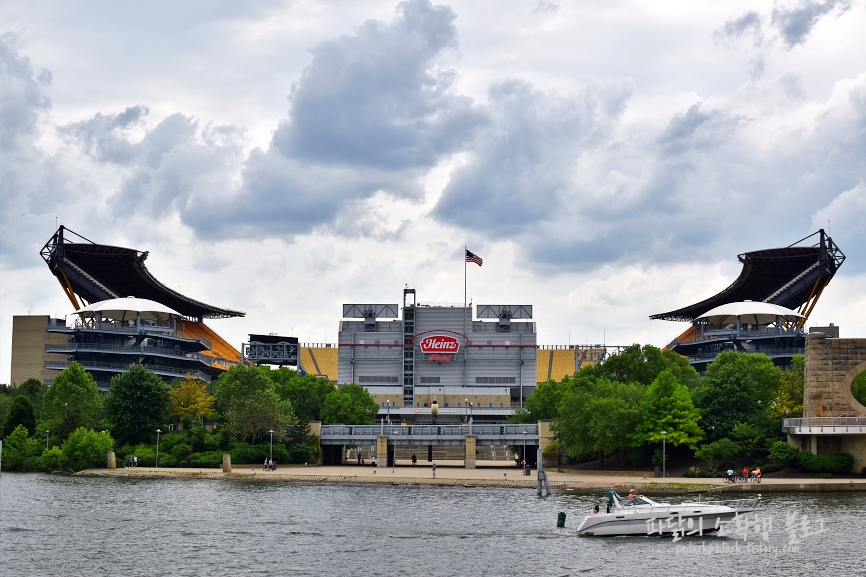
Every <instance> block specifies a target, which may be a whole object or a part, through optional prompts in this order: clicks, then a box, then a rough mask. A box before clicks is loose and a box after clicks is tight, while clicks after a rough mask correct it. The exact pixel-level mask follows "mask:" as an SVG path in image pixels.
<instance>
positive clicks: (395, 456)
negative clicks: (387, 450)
mask: <svg viewBox="0 0 866 577" xmlns="http://www.w3.org/2000/svg"><path fill="white" fill-rule="evenodd" d="M392 432H393V433H394V456H393V457H391V473H394V468H395V467H396V466H397V435H399V434H400V433H399V432H397V431H392Z"/></svg>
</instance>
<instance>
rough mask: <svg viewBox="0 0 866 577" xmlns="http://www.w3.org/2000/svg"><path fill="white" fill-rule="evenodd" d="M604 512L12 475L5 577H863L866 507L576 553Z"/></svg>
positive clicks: (378, 488)
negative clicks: (561, 518)
mask: <svg viewBox="0 0 866 577" xmlns="http://www.w3.org/2000/svg"><path fill="white" fill-rule="evenodd" d="M602 497H603V496H602V495H598V494H595V495H587V494H576V493H572V492H563V493H555V494H554V495H552V496H550V497H546V498H539V497H537V496H536V495H535V491H534V490H527V489H508V488H464V487H428V486H424V487H421V486H391V485H363V486H352V485H342V484H340V485H318V484H297V483H275V482H256V481H242V480H237V481H223V480H188V479H183V480H180V479H179V480H172V479H155V480H148V479H123V478H84V477H64V476H54V475H41V474H14V473H3V475H2V477H0V575H3V576H6V575H9V576H26V575H40V576H54V575H57V576H64V577H75V576H84V575H86V576H90V575H94V576H101V575H112V576H127V575H171V576H186V575H190V576H193V575H196V576H198V575H206V576H210V575H220V576H224V575H225V576H235V575H290V576H293V577H294V576H302V575H365V576H372V575H424V576H427V575H431V576H437V575H454V576H461V577H465V576H476V575H492V576H498V575H554V576H556V575H582V574H587V575H590V574H591V575H611V576H626V575H636V576H637V575H640V576H667V575H724V576H726V577H730V576H732V575H750V576H751V577H754V576H761V575H786V576H787V575H806V576H809V577H815V576H817V575H855V574H864V571H866V569H864V567H866V495H864V494H862V493H861V494H856V493H848V494H845V493H827V494H820V493H807V494H779V495H768V496H766V497H765V498H764V499H763V511H762V512H761V513H760V515H761V516H759V517H758V522H759V527H758V528H759V529H768V530H767V531H766V537H767V540H766V541H765V540H764V535H761V534H759V533H758V532H756V531H755V530H754V528H752V529H750V530H749V531H748V533H745V540H744V536H743V535H741V534H730V535H726V536H720V535H711V536H704V537H702V538H698V537H685V538H683V539H682V540H680V541H678V542H674V541H673V540H672V539H671V537H664V538H662V537H615V538H609V537H608V538H603V537H577V536H576V535H575V528H576V527H577V525H578V524H579V523H580V520H581V519H582V518H583V516H584V515H585V514H586V513H587V512H588V511H589V509H590V508H591V506H592V504H594V503H597V502H600V501H601V499H602ZM559 511H563V512H565V513H566V514H567V515H568V519H567V522H566V528H565V529H557V528H556V516H557V513H558V512H559ZM804 515H805V516H807V518H806V520H805V521H804V520H803V516H804ZM819 517H821V518H823V522H824V524H823V528H824V531H823V532H820V530H821V525H820V523H819ZM768 520H769V521H768ZM786 520H788V521H792V522H796V523H797V527H796V528H795V530H796V531H799V532H798V533H796V534H795V536H796V538H797V539H799V540H800V543H799V544H794V545H790V546H788V542H789V540H790V538H791V536H790V534H789V533H788V532H787V531H786ZM768 522H770V523H772V526H771V527H768V526H767V525H766V524H767V523H768ZM742 527H743V529H745V525H743V526H742ZM806 533H811V534H809V535H806ZM786 546H788V548H787V549H786V548H785V547H786Z"/></svg>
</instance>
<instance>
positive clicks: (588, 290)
mask: <svg viewBox="0 0 866 577" xmlns="http://www.w3.org/2000/svg"><path fill="white" fill-rule="evenodd" d="M0 208H2V213H0V219H2V230H0V275H2V276H0V382H4V383H5V382H8V380H9V374H10V348H11V331H12V317H13V315H20V314H48V315H59V316H61V317H63V316H65V315H69V314H71V313H72V307H71V305H70V304H69V302H68V300H67V299H66V297H65V295H64V293H63V291H62V290H61V289H60V287H59V285H58V283H57V281H56V280H55V279H54V278H53V277H52V275H51V273H50V272H49V270H48V269H47V267H46V266H45V264H44V262H43V261H42V259H41V258H40V256H39V250H40V248H41V247H42V246H43V245H44V244H45V242H46V241H47V240H48V239H49V237H50V236H51V235H52V234H53V232H54V230H55V228H56V224H62V225H65V226H67V227H68V228H70V229H71V230H73V231H75V232H77V233H79V234H81V235H83V236H85V237H87V238H89V239H91V240H93V241H94V242H97V243H101V244H111V245H118V246H124V247H130V248H136V249H138V250H142V251H149V253H150V254H149V257H148V259H147V261H146V264H147V267H148V268H149V270H150V271H151V272H152V273H153V274H154V276H155V277H156V278H157V279H159V280H160V281H162V282H163V283H165V284H166V285H168V286H170V287H171V288H172V289H174V290H177V291H178V292H180V293H182V294H184V295H186V296H189V297H191V298H194V299H197V300H200V301H203V302H206V303H208V304H212V305H215V306H218V307H224V308H229V309H234V310H241V311H245V312H246V313H247V316H246V317H245V318H236V319H227V320H213V321H208V324H209V325H210V326H212V327H213V328H214V329H215V330H216V331H217V332H218V333H220V334H221V335H222V336H224V337H225V338H226V339H228V340H229V341H230V342H232V343H233V344H235V346H239V345H240V343H241V342H243V341H244V340H245V339H246V335H248V334H250V333H264V334H267V333H279V334H286V335H292V336H296V337H298V338H300V339H301V340H302V341H305V342H336V336H337V330H338V323H339V320H340V313H341V305H342V304H343V303H363V302H379V303H396V302H402V288H403V287H404V285H408V286H411V287H415V288H416V289H417V291H418V300H419V301H420V302H462V301H463V266H464V262H463V247H464V246H467V247H468V248H469V250H471V251H472V252H474V253H476V254H478V255H479V256H481V257H482V258H483V259H484V265H483V266H482V267H480V268H479V267H477V266H476V265H474V264H469V265H468V266H469V268H468V296H469V298H470V300H472V301H473V302H474V303H476V304H531V305H533V307H534V316H535V319H534V320H535V321H536V323H537V329H538V342H539V344H568V343H569V342H570V343H572V344H578V343H601V342H603V341H604V342H607V343H608V344H615V345H628V344H631V343H635V342H637V343H642V344H646V343H649V344H653V345H656V346H664V345H665V344H667V343H668V342H670V341H671V340H672V339H673V338H674V337H675V336H676V335H678V334H679V333H680V332H682V331H683V330H684V329H685V328H686V325H685V324H683V323H674V322H667V321H651V320H649V315H651V314H656V313H662V312H666V311H669V310H673V309H676V308H680V307H683V306H686V305H690V304H693V303H695V302H698V301H700V300H702V299H704V298H707V297H709V296H711V295H713V294H715V293H716V292H718V291H720V290H722V289H723V288H725V287H727V286H728V285H730V284H731V283H732V282H733V281H734V279H736V277H737V276H738V275H739V273H740V269H741V265H740V264H739V263H738V262H737V258H736V255H737V254H739V253H743V252H749V251H754V250H760V249H765V248H774V247H782V246H787V245H790V244H791V243H794V242H795V241H797V240H799V239H801V238H803V237H806V236H807V235H809V234H811V233H813V232H815V231H817V230H818V229H819V228H824V229H827V230H828V232H829V233H830V235H831V236H832V237H833V239H834V241H835V242H836V243H837V244H838V246H839V247H840V249H841V250H842V252H844V253H845V255H846V256H847V260H846V261H845V263H844V264H843V265H842V267H841V269H840V271H839V273H838V274H837V275H836V277H835V278H834V280H833V282H832V283H831V284H830V285H829V287H828V288H827V290H826V291H825V292H824V293H823V295H822V296H821V299H820V301H819V303H818V305H817V307H816V308H815V310H814V312H813V313H812V315H811V317H810V324H813V325H826V324H828V323H831V322H832V323H835V324H837V325H839V326H840V327H841V329H840V331H841V336H842V337H866V291H864V290H863V287H864V285H866V261H864V249H866V226H864V224H863V223H864V221H866V2H864V1H862V0H860V1H854V0H826V1H824V2H820V1H816V0H792V1H761V2H745V1H734V2H727V3H722V4H703V3H702V4H695V3H690V2H684V1H677V2H664V3H657V2H640V1H628V0H625V1H620V2H601V1H594V2H584V3H580V4H570V3H566V2H550V1H544V0H542V1H538V0H532V1H525V2H523V1H513V2H484V1H475V2H468V1H464V0H460V1H451V2H438V3H431V2H429V1H426V0H407V1H405V2H400V3H398V2H395V1H393V0H391V1H373V0H358V1H354V2H337V1H333V2H316V1H312V0H310V1H276V0H275V1H259V2H247V3H236V2H227V1H218V2H214V1H210V2H204V1H199V0H190V1H188V2H182V3H178V2H151V3H147V4H146V5H144V4H134V5H127V4H124V3H116V2H103V1H90V2H87V1H84V2H75V3H69V4H65V3H60V4H58V3H48V2H33V1H31V2H24V1H18V0H8V1H7V2H4V3H3V4H2V5H0ZM858 223H859V224H858Z"/></svg>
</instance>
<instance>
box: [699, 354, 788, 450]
mask: <svg viewBox="0 0 866 577" xmlns="http://www.w3.org/2000/svg"><path fill="white" fill-rule="evenodd" d="M781 378H782V371H781V370H779V368H778V367H776V366H775V365H774V364H773V361H771V360H770V359H769V358H768V357H767V356H766V355H763V354H745V353H738V352H734V351H726V352H723V353H720V354H719V355H718V356H717V357H716V359H715V360H714V361H713V362H712V363H710V365H709V366H708V367H707V374H706V379H705V380H704V384H703V386H701V387H700V388H699V389H698V390H697V391H696V394H695V398H696V404H697V406H698V407H700V408H701V410H702V414H703V422H702V424H703V426H704V429H705V430H706V431H707V432H708V437H709V438H710V439H720V438H722V437H727V436H728V435H730V434H731V432H732V431H733V430H734V427H736V426H737V425H738V424H740V423H747V424H757V425H760V424H761V423H762V421H764V420H766V414H767V411H766V410H767V407H768V406H769V404H770V400H771V399H772V396H773V392H774V391H776V390H778V389H779V385H780V380H781Z"/></svg>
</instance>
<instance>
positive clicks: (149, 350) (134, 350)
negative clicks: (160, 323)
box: [45, 343, 214, 366]
mask: <svg viewBox="0 0 866 577" xmlns="http://www.w3.org/2000/svg"><path fill="white" fill-rule="evenodd" d="M71 351H93V352H100V351H111V352H116V353H121V354H130V355H159V356H166V357H175V358H180V359H190V360H197V361H200V362H202V363H204V364H206V365H207V366H211V365H212V364H213V362H214V359H213V358H212V357H208V356H206V355H203V354H201V353H195V352H193V353H189V352H185V351H182V350H180V349H169V348H166V347H147V346H135V347H125V346H123V345H105V344H100V343H71V344H68V345H60V344H47V345H45V352H46V353H67V352H71Z"/></svg>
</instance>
